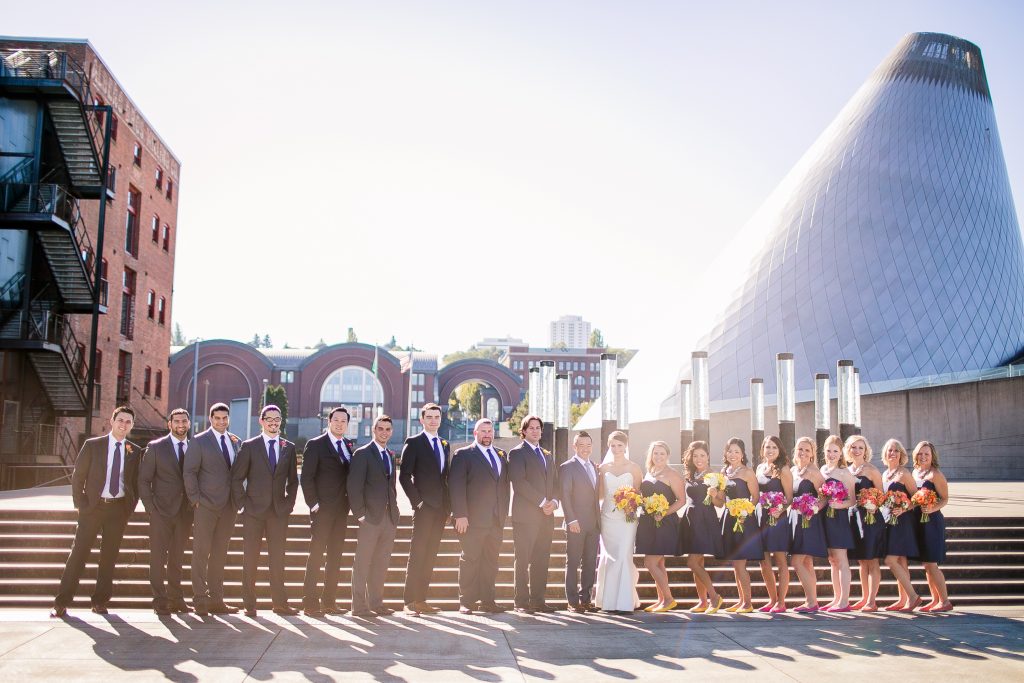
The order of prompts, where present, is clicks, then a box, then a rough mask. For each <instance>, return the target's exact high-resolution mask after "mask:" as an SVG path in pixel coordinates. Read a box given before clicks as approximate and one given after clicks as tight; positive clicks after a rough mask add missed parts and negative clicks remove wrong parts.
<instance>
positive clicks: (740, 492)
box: [721, 479, 764, 561]
mask: <svg viewBox="0 0 1024 683" xmlns="http://www.w3.org/2000/svg"><path fill="white" fill-rule="evenodd" d="M725 491H726V495H727V497H728V498H729V499H730V500H732V499H733V498H747V499H748V500H749V498H750V487H748V486H747V482H745V481H743V480H742V479H730V480H729V486H728V488H726V490H725ZM734 524H736V518H735V517H733V516H732V515H730V514H729V512H728V508H727V509H726V512H725V515H724V517H723V518H722V527H721V529H722V545H723V546H724V550H725V559H726V560H758V561H760V560H762V559H764V550H763V549H762V547H761V529H760V527H759V526H758V524H757V514H756V513H750V515H749V516H748V517H747V519H746V521H744V522H743V531H740V532H736V531H733V525H734Z"/></svg>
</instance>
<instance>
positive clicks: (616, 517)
mask: <svg viewBox="0 0 1024 683" xmlns="http://www.w3.org/2000/svg"><path fill="white" fill-rule="evenodd" d="M626 438H627V437H626V435H625V434H623V433H622V432H612V433H611V435H609V437H608V453H607V454H606V455H605V458H604V461H603V462H602V463H601V467H600V469H599V470H598V474H599V477H600V497H601V560H600V563H599V564H598V567H597V601H596V604H597V607H599V608H600V609H602V610H604V611H606V612H632V611H633V610H634V609H636V608H638V607H639V606H640V598H639V596H637V593H636V582H637V578H638V577H639V576H640V572H639V571H638V570H637V568H636V565H634V564H633V542H634V540H635V538H636V522H627V521H626V518H625V515H624V514H623V513H622V511H621V510H618V509H616V507H615V498H614V495H615V491H616V489H618V488H620V487H622V486H633V487H636V486H638V485H639V483H640V480H641V479H643V472H641V470H640V467H639V466H638V465H637V464H636V463H633V462H631V461H630V460H629V458H628V457H627V455H626Z"/></svg>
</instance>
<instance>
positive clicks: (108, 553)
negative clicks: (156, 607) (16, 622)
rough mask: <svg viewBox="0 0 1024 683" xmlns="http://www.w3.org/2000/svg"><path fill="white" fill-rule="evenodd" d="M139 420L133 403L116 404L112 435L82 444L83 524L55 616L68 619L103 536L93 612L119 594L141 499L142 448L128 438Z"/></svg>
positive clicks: (75, 486) (78, 475)
mask: <svg viewBox="0 0 1024 683" xmlns="http://www.w3.org/2000/svg"><path fill="white" fill-rule="evenodd" d="M134 424H135V411H134V410H132V409H131V408H129V407H128V406H118V407H116V408H114V413H113V414H112V415H111V416H110V433H109V434H105V435H103V436H99V437H96V438H94V439H88V440H86V442H85V443H84V444H82V450H81V451H79V453H78V459H77V460H76V461H75V471H74V473H73V474H72V475H71V499H72V500H73V501H74V504H75V509H76V510H78V525H77V527H76V528H75V540H74V542H73V543H72V545H71V555H69V556H68V561H67V564H66V565H65V566H64V574H63V575H62V576H61V577H60V592H59V593H58V594H57V597H56V598H55V599H54V601H53V609H52V610H51V611H50V616H51V617H63V616H65V615H66V614H67V613H68V605H70V604H71V601H72V600H74V599H75V591H76V590H77V589H78V582H79V579H81V577H82V570H83V569H85V561H86V559H87V558H88V557H89V551H90V550H92V546H93V544H94V543H95V542H96V535H97V534H102V536H103V540H102V544H101V545H100V565H99V572H98V573H97V576H96V588H95V590H94V591H93V594H92V611H93V612H95V613H96V614H106V613H107V603H108V602H110V596H111V593H112V592H113V584H114V563H115V562H116V561H117V553H118V551H119V550H120V549H121V539H122V538H124V529H125V527H126V526H127V525H128V517H129V516H130V515H131V514H132V511H134V510H135V506H136V505H138V503H139V493H138V474H139V452H138V451H139V449H138V447H136V446H135V444H133V443H131V442H130V441H128V434H129V433H130V432H131V431H132V426H134Z"/></svg>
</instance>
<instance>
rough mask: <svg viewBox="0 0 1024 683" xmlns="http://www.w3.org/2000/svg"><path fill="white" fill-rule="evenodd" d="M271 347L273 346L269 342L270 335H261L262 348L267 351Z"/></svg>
mask: <svg viewBox="0 0 1024 683" xmlns="http://www.w3.org/2000/svg"><path fill="white" fill-rule="evenodd" d="M273 346H274V345H273V344H272V343H271V341H270V335H269V334H265V335H263V348H265V349H269V348H273Z"/></svg>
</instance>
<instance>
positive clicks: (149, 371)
mask: <svg viewBox="0 0 1024 683" xmlns="http://www.w3.org/2000/svg"><path fill="white" fill-rule="evenodd" d="M152 380H153V368H151V367H149V366H148V365H147V366H146V369H145V370H144V371H143V372H142V395H143V396H149V390H150V388H151V387H150V383H151V382H152Z"/></svg>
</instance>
